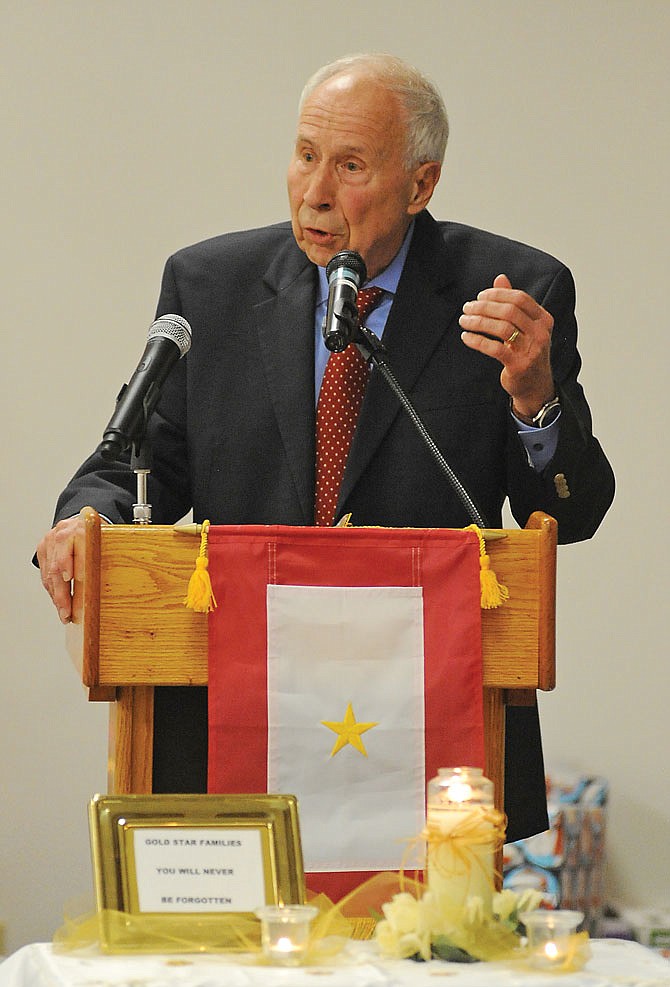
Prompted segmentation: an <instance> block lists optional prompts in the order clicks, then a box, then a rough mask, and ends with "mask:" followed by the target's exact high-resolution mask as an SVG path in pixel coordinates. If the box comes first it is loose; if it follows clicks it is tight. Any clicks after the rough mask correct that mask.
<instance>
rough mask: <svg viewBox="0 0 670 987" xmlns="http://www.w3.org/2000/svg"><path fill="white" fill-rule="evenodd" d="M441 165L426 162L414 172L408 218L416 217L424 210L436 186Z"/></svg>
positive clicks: (435, 162)
mask: <svg viewBox="0 0 670 987" xmlns="http://www.w3.org/2000/svg"><path fill="white" fill-rule="evenodd" d="M441 173H442V165H441V164H440V162H439V161H426V162H424V164H421V165H419V166H418V168H416V170H415V172H414V179H413V181H414V184H413V189H412V197H411V199H410V201H409V206H408V208H407V212H408V213H409V214H410V216H416V214H417V213H420V212H421V210H422V209H425V208H426V206H427V205H428V203H429V202H430V200H431V197H432V195H433V192H434V191H435V186H436V185H437V183H438V181H439V178H440V174H441Z"/></svg>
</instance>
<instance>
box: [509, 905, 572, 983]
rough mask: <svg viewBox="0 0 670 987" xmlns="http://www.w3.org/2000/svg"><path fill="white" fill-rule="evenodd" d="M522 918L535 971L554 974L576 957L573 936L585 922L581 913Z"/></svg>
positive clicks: (541, 913)
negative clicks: (553, 972)
mask: <svg viewBox="0 0 670 987" xmlns="http://www.w3.org/2000/svg"><path fill="white" fill-rule="evenodd" d="M519 918H520V919H521V921H522V922H523V924H524V925H525V927H526V935H527V937H528V948H529V950H530V963H531V966H534V967H535V968H536V969H542V970H551V969H558V968H559V967H561V966H564V965H565V964H566V963H567V962H568V961H569V959H570V957H571V956H572V953H573V944H572V943H573V940H571V938H570V937H571V936H573V935H574V933H575V932H576V931H577V926H578V925H579V923H580V922H581V921H582V920H583V918H584V915H583V913H582V912H572V911H567V910H565V909H557V910H556V911H545V910H543V909H538V910H537V911H534V912H522V913H521V915H519Z"/></svg>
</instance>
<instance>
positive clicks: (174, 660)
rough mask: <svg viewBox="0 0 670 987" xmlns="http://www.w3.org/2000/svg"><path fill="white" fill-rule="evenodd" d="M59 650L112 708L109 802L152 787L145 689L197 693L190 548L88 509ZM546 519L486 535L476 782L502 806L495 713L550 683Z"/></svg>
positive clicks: (163, 533) (200, 680) (181, 540)
mask: <svg viewBox="0 0 670 987" xmlns="http://www.w3.org/2000/svg"><path fill="white" fill-rule="evenodd" d="M82 514H83V516H84V521H85V531H86V533H85V544H84V554H83V572H77V573H76V578H75V596H74V621H73V623H72V624H71V625H69V627H68V631H67V638H68V650H69V652H70V655H71V657H72V658H73V660H74V661H75V664H76V665H77V666H78V668H79V669H80V672H81V676H82V681H83V683H84V685H85V686H87V687H88V689H89V698H90V699H91V700H103V701H109V702H110V703H111V714H110V748H109V754H110V757H109V788H108V792H109V794H129V793H139V794H141V793H147V792H151V790H152V756H153V695H154V693H153V690H154V686H158V685H183V686H189V685H196V686H197V685H206V684H207V618H206V616H204V615H203V614H196V613H193V611H191V610H187V609H186V608H185V607H184V604H183V600H184V596H185V594H186V588H187V586H188V581H189V578H190V575H191V573H192V572H193V568H194V563H195V559H196V556H197V554H198V548H199V542H198V541H197V539H196V538H194V537H193V536H192V535H190V536H189V535H187V534H182V533H179V532H177V531H175V529H174V528H173V527H169V526H160V525H155V526H154V525H105V524H101V522H100V518H99V516H98V514H97V513H96V512H95V511H94V510H92V509H91V508H87V509H85V511H83V512H82ZM556 530H557V524H556V521H555V520H554V519H553V518H551V517H549V516H548V515H546V514H540V513H536V514H533V515H532V516H531V518H530V519H529V521H528V525H527V527H526V528H525V529H523V530H517V529H500V530H495V531H493V532H490V533H487V534H490V535H491V537H490V539H489V538H487V551H488V554H489V556H490V559H491V567H492V569H493V570H494V571H495V573H496V574H497V576H498V578H499V579H500V581H501V582H502V583H504V584H505V585H507V587H508V588H509V593H510V598H509V600H508V601H507V602H506V603H505V604H504V605H503V606H502V607H500V608H499V609H497V610H483V611H482V634H483V660H484V729H485V743H486V774H487V776H488V777H489V778H490V779H491V780H492V781H493V783H494V785H495V792H496V803H497V806H498V808H500V809H502V806H503V798H504V792H503V768H504V744H505V705H506V704H515V705H525V704H528V703H532V702H534V701H535V690H536V689H541V690H550V689H553V688H554V684H555V597H556Z"/></svg>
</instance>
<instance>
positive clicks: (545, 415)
mask: <svg viewBox="0 0 670 987" xmlns="http://www.w3.org/2000/svg"><path fill="white" fill-rule="evenodd" d="M509 406H510V411H511V412H512V414H513V415H514V416H515V417H516V418H519V419H521V421H522V422H525V423H526V424H527V425H532V426H533V428H546V427H547V425H551V423H552V422H554V421H556V419H557V418H558V415H559V412H560V410H561V399H560V398H559V397H555V398H552V399H551V401H545V403H544V404H543V405H542V407H541V408H540V410H539V411H538V412H537V414H536V415H533V417H532V418H528V417H527V416H526V415H521V414H519V412H518V411H515V410H514V399H513V398H510V403H509Z"/></svg>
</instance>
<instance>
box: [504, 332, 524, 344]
mask: <svg viewBox="0 0 670 987" xmlns="http://www.w3.org/2000/svg"><path fill="white" fill-rule="evenodd" d="M520 334H521V330H520V329H515V330H514V332H513V333H512V335H511V336H510V337H509V338H508V339H506V340H505V346H511V345H512V343H513V342H514V340H515V339H516V337H517V336H519V335H520Z"/></svg>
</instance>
